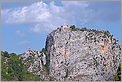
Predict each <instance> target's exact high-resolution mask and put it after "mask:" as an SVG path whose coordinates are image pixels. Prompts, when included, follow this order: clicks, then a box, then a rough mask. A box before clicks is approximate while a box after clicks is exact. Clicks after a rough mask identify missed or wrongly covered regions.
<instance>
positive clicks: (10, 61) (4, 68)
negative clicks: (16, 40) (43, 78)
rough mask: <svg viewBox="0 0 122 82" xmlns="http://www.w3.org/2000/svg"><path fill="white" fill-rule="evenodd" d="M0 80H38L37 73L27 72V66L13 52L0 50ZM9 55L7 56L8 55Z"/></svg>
mask: <svg viewBox="0 0 122 82" xmlns="http://www.w3.org/2000/svg"><path fill="white" fill-rule="evenodd" d="M1 55H2V59H1V80H2V81H29V80H32V81H37V80H38V81H39V80H40V78H39V76H37V75H34V74H32V73H29V72H28V71H27V67H26V66H25V65H24V64H23V63H22V60H20V59H19V57H20V56H19V55H16V54H15V53H11V54H8V53H7V52H6V51H5V52H3V51H2V52H1ZM8 55H9V56H8Z"/></svg>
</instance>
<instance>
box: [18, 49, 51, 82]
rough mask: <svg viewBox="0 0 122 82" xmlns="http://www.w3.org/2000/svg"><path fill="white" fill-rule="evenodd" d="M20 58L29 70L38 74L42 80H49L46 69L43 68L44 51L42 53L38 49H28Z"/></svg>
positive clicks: (44, 60) (44, 61)
mask: <svg viewBox="0 0 122 82" xmlns="http://www.w3.org/2000/svg"><path fill="white" fill-rule="evenodd" d="M20 58H21V59H22V60H23V63H24V64H25V66H26V67H27V69H28V71H29V72H32V73H33V74H36V75H39V76H40V79H41V80H42V81H43V80H49V76H48V74H47V70H46V69H45V64H46V58H45V54H44V53H43V54H42V53H40V52H39V51H34V50H31V49H29V50H27V51H25V52H24V53H23V54H22V55H21V57H20Z"/></svg>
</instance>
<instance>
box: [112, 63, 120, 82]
mask: <svg viewBox="0 0 122 82" xmlns="http://www.w3.org/2000/svg"><path fill="white" fill-rule="evenodd" d="M114 81H121V64H120V65H119V67H118V69H117V73H116V74H115V76H114Z"/></svg>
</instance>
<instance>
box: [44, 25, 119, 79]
mask: <svg viewBox="0 0 122 82" xmlns="http://www.w3.org/2000/svg"><path fill="white" fill-rule="evenodd" d="M46 50H47V53H48V54H47V55H48V56H47V60H48V61H47V62H48V66H49V72H50V75H51V77H52V78H53V80H56V81H66V80H68V81H69V80H71V81H79V80H81V81H86V80H89V81H95V80H96V81H97V80H99V81H104V80H113V78H114V75H115V73H116V71H117V67H118V66H119V64H120V54H121V48H120V45H119V43H118V41H117V40H116V39H115V38H114V37H113V35H111V34H110V33H109V32H108V31H97V30H88V29H76V28H75V27H74V26H68V25H67V26H62V27H60V28H58V29H56V30H54V31H53V32H51V33H50V34H49V35H48V36H47V40H46Z"/></svg>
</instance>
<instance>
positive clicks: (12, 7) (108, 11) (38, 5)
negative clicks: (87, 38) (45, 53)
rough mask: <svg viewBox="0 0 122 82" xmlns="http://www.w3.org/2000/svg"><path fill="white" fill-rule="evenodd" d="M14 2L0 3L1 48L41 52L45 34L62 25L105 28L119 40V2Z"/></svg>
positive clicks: (57, 0) (11, 50)
mask: <svg viewBox="0 0 122 82" xmlns="http://www.w3.org/2000/svg"><path fill="white" fill-rule="evenodd" d="M17 1H18V0H16V2H15V0H12V2H7V0H4V1H2V4H1V19H2V24H1V26H2V27H1V28H2V29H1V30H2V50H4V51H8V52H9V53H17V54H21V53H23V52H24V51H26V50H27V49H29V48H31V49H33V50H39V51H40V50H41V49H42V48H44V47H45V41H46V37H47V35H48V34H49V33H50V32H51V31H53V30H54V29H56V28H58V27H60V26H62V25H65V24H68V25H75V26H76V27H79V28H81V27H86V28H88V29H98V30H108V31H110V32H111V33H112V34H113V35H114V37H115V38H116V39H118V40H120V26H121V24H120V20H121V16H120V15H121V10H120V7H121V3H120V2H119V1H97V2H96V1H73V0H72V1H60V0H56V1H47V0H46V1H39V0H35V1H34V0H28V1H26V0H21V2H17Z"/></svg>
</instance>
